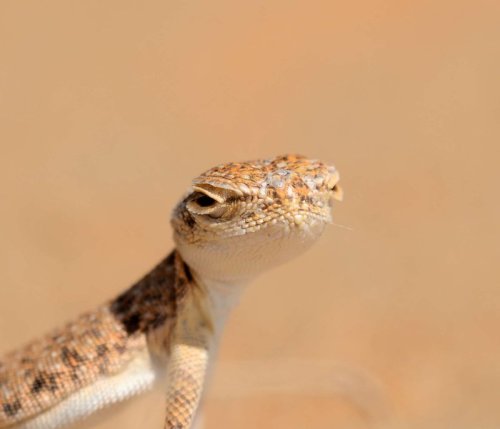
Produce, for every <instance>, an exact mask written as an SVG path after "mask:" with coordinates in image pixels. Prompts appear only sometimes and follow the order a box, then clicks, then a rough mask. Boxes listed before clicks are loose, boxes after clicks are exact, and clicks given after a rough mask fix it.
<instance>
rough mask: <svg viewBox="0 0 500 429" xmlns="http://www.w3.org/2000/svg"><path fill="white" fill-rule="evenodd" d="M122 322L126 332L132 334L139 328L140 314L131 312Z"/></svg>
mask: <svg viewBox="0 0 500 429" xmlns="http://www.w3.org/2000/svg"><path fill="white" fill-rule="evenodd" d="M122 322H123V326H124V327H125V330H126V331H127V334H129V335H132V334H134V333H135V332H137V331H138V330H139V324H140V322H141V316H140V315H139V314H137V313H132V314H129V315H127V317H125V318H124V319H123V321H122Z"/></svg>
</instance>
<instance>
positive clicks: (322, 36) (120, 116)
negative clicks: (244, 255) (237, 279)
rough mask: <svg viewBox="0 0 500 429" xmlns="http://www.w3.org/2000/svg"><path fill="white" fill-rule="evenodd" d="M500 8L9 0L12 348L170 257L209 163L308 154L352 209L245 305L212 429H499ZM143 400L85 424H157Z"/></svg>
mask: <svg viewBox="0 0 500 429" xmlns="http://www.w3.org/2000/svg"><path fill="white" fill-rule="evenodd" d="M499 20H500V3H498V2H497V1H494V0H476V1H461V0H458V1H457V0H455V1H445V0H441V1H419V2H414V1H401V0H392V1H383V0H375V1H368V0H355V1H351V2H345V1H337V0H323V1H320V0H310V1H307V2H306V1H294V0H287V1H283V0H271V1H260V0H256V1H252V2H242V1H240V2H234V1H229V0H214V1H211V2H201V1H161V2H160V1H148V2H134V1H129V0H120V1H93V0H92V1H85V2H67V1H50V0H48V1H44V2H36V1H26V2H17V1H9V0H4V1H2V2H1V4H0V144H1V156H0V198H1V203H0V237H1V240H0V285H1V286H0V352H2V353H3V352H5V351H7V350H9V349H11V348H14V347H17V346H19V345H21V344H23V343H24V342H26V341H28V340H29V339H31V338H32V337H34V336H36V335H39V334H42V333H44V332H46V331H47V330H49V329H50V328H52V327H54V326H56V325H58V324H61V323H62V322H63V321H65V320H67V319H70V318H72V317H74V316H75V315H76V314H78V313H80V312H82V311H84V310H86V309H89V308H92V307H94V306H96V305H98V304H100V303H102V302H103V301H105V300H107V299H109V298H111V297H113V296H115V295H116V294H117V293H119V292H120V291H121V290H123V289H124V288H126V287H127V286H128V285H130V284H131V283H132V282H133V281H134V280H136V279H137V278H138V277H140V276H141V275H142V274H143V273H145V272H146V271H147V270H148V269H149V268H151V267H152V266H153V265H154V264H155V263H156V262H157V261H158V260H160V258H162V257H163V256H164V255H165V254H167V252H169V250H170V249H171V248H172V239H171V229H170V226H169V222H168V219H169V212H170V210H171V208H172V207H173V206H174V204H175V203H176V201H177V199H178V198H179V196H180V195H182V193H183V192H184V190H185V189H186V188H187V187H188V185H189V183H190V179H191V178H192V177H193V176H195V175H197V174H199V173H201V172H202V171H204V170H205V169H207V168H209V167H211V166H213V165H215V164H218V163H221V162H225V161H230V160H247V159H252V158H261V157H268V156H274V155H276V154H282V153H287V152H298V153H302V154H305V155H308V156H310V157H315V158H320V159H322V160H325V161H328V162H331V163H334V164H335V165H336V166H337V167H338V169H339V170H340V172H341V177H342V180H341V184H342V186H343V188H344V190H345V200H344V202H343V203H341V204H338V205H337V206H336V208H335V220H336V222H337V223H338V224H340V225H344V226H347V227H348V228H344V227H335V226H332V227H330V228H329V229H328V231H327V232H326V234H325V236H324V237H323V238H322V240H321V242H320V243H319V244H318V245H317V246H315V247H314V248H313V249H312V250H310V251H309V252H308V253H307V254H305V255H304V256H302V257H301V258H300V259H298V260H296V261H295V262H293V263H289V264H288V265H286V266H282V267H279V268H277V269H275V270H274V271H272V272H269V273H267V274H266V275H263V276H262V277H261V278H259V279H258V281H256V282H255V283H254V284H253V285H252V286H251V287H250V288H249V289H248V291H247V293H246V295H245V296H244V298H243V300H242V303H241V305H240V306H239V308H238V309H237V310H236V311H235V312H234V314H233V316H232V318H231V320H230V323H229V326H228V328H227V330H226V334H225V336H224V339H223V343H222V348H221V351H220V359H219V361H218V365H217V368H216V371H215V374H214V378H213V382H212V385H211V388H210V390H209V392H208V396H207V399H206V401H205V404H204V408H205V424H206V428H208V429H211V428H241V429H246V428H255V427H265V428H287V429H290V428H294V429H299V428H300V429H302V428H313V429H320V428H334V427H336V428H353V429H354V428H373V427H377V428H389V427H390V428H427V429H432V428H451V427H453V428H455V429H456V428H464V429H465V428H474V429H476V428H482V429H485V428H498V427H500V406H499V400H500V338H499V336H500V334H499V327H500V290H499V275H498V274H499V268H498V262H497V258H498V254H499V250H500V249H499V247H500V246H499V242H500V241H499V238H500V237H499V235H500V234H499V228H498V219H499V216H500V204H499V202H498V197H497V193H498V185H499V175H498V171H497V170H498V164H499V156H498V145H499V143H500V127H499V118H500V79H499V76H500V43H499V40H500V25H499V22H500V21H499ZM163 408H164V403H163V396H162V393H161V392H154V393H151V394H148V395H146V396H144V397H142V398H140V399H139V400H136V401H133V402H130V403H127V404H125V405H123V406H120V407H118V409H116V410H114V411H116V412H113V413H109V415H107V416H105V418H103V419H98V420H95V421H92V422H91V424H90V425H88V426H87V427H94V428H99V429H105V428H114V427H121V428H123V429H125V428H136V427H138V426H140V427H151V428H160V427H162V415H163Z"/></svg>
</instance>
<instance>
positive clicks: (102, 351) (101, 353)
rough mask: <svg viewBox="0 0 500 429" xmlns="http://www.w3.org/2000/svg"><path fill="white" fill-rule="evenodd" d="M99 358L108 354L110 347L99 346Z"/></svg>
mask: <svg viewBox="0 0 500 429" xmlns="http://www.w3.org/2000/svg"><path fill="white" fill-rule="evenodd" d="M96 352H97V356H99V357H102V356H104V355H105V354H106V353H107V352H108V346H107V345H106V344H99V345H98V346H97V347H96Z"/></svg>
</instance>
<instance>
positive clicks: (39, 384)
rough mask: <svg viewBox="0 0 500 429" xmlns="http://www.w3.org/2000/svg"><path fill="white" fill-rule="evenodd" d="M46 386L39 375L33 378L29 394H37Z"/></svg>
mask: <svg viewBox="0 0 500 429" xmlns="http://www.w3.org/2000/svg"><path fill="white" fill-rule="evenodd" d="M46 385H47V381H46V380H45V378H44V377H43V376H41V375H39V376H38V377H36V378H35V380H34V381H33V384H32V385H31V393H39V392H40V391H41V390H42V389H43V388H44V387H45V386H46Z"/></svg>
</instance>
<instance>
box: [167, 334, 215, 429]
mask: <svg viewBox="0 0 500 429" xmlns="http://www.w3.org/2000/svg"><path fill="white" fill-rule="evenodd" d="M208 357H209V356H208V348H207V347H205V346H204V345H202V344H189V343H180V344H176V345H174V346H173V349H172V354H171V357H170V362H169V369H168V372H167V377H168V378H167V380H168V390H167V415H166V418H165V429H189V428H190V427H191V424H192V422H193V420H194V417H195V415H196V410H197V409H198V404H199V403H200V399H201V396H202V391H203V384H204V381H205V374H206V371H207V367H208Z"/></svg>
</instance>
